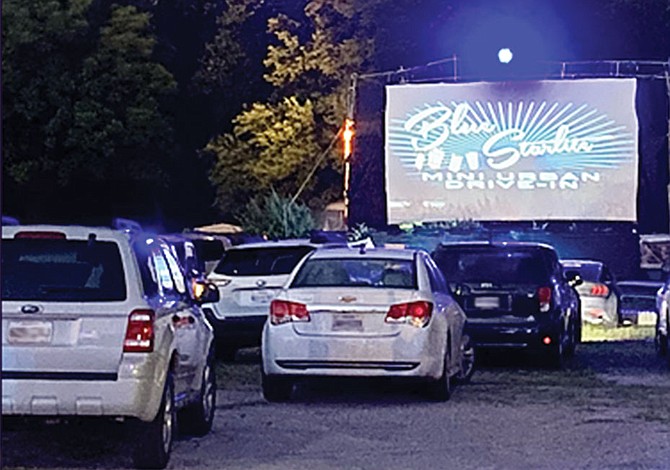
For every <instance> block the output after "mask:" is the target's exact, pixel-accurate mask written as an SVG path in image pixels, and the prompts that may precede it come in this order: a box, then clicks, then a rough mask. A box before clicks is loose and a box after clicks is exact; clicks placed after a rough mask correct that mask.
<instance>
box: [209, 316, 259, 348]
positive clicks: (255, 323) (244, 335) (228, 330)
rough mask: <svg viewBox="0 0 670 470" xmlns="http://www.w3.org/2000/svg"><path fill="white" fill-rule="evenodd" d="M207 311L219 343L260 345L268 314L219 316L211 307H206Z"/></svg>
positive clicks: (241, 345) (242, 345)
mask: <svg viewBox="0 0 670 470" xmlns="http://www.w3.org/2000/svg"><path fill="white" fill-rule="evenodd" d="M205 313H206V315H207V319H208V320H209V322H210V324H211V325H212V327H213V328H214V337H215V338H216V341H217V343H219V344H226V345H230V346H236V347H252V346H260V344H261V334H262V332H263V325H265V321H266V320H267V317H268V316H267V314H264V315H245V316H227V317H219V316H216V315H214V313H213V311H212V310H211V309H210V310H208V309H205Z"/></svg>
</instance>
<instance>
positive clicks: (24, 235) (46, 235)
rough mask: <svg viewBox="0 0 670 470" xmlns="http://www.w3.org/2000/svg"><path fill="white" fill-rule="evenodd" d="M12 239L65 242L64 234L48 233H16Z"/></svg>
mask: <svg viewBox="0 0 670 470" xmlns="http://www.w3.org/2000/svg"><path fill="white" fill-rule="evenodd" d="M14 238H36V239H42V240H46V239H50V240H65V239H66V237H65V234H64V233H63V232H49V231H40V232H16V233H15V234H14Z"/></svg>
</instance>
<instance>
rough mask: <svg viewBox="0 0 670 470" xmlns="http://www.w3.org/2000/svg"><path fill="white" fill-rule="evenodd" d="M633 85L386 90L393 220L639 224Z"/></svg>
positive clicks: (586, 82)
mask: <svg viewBox="0 0 670 470" xmlns="http://www.w3.org/2000/svg"><path fill="white" fill-rule="evenodd" d="M635 87H636V81H635V80H634V79H580V80H547V81H533V82H505V83H483V82H480V83H465V84H401V85H390V86H387V87H386V128H385V168H386V197H387V211H388V213H387V216H388V223H391V224H397V223H403V222H417V221H422V222H426V221H443V220H451V219H461V220H462V219H474V220H608V221H635V220H636V219H637V214H636V196H637V181H638V155H637V148H638V145H637V140H638V138H637V136H638V123H637V117H636V114H635V91H636V90H635Z"/></svg>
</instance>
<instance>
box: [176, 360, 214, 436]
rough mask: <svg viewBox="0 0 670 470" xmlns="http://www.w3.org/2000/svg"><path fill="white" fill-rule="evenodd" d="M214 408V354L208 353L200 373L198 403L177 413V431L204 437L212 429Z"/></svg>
mask: <svg viewBox="0 0 670 470" xmlns="http://www.w3.org/2000/svg"><path fill="white" fill-rule="evenodd" d="M215 408H216V372H215V370H214V354H212V353H211V352H210V354H209V355H208V357H207V362H206V364H205V366H204V369H203V371H202V384H201V386H200V393H199V394H198V401H197V402H195V403H193V404H191V405H188V406H187V407H185V408H184V409H183V410H181V411H179V430H180V432H184V433H186V434H191V435H194V436H204V435H205V434H207V433H208V432H209V431H210V430H211V429H212V423H213V422H214V410H215Z"/></svg>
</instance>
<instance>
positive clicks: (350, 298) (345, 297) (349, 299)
mask: <svg viewBox="0 0 670 470" xmlns="http://www.w3.org/2000/svg"><path fill="white" fill-rule="evenodd" d="M354 301H356V297H354V296H352V295H343V296H341V297H340V302H346V303H351V302H354Z"/></svg>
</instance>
